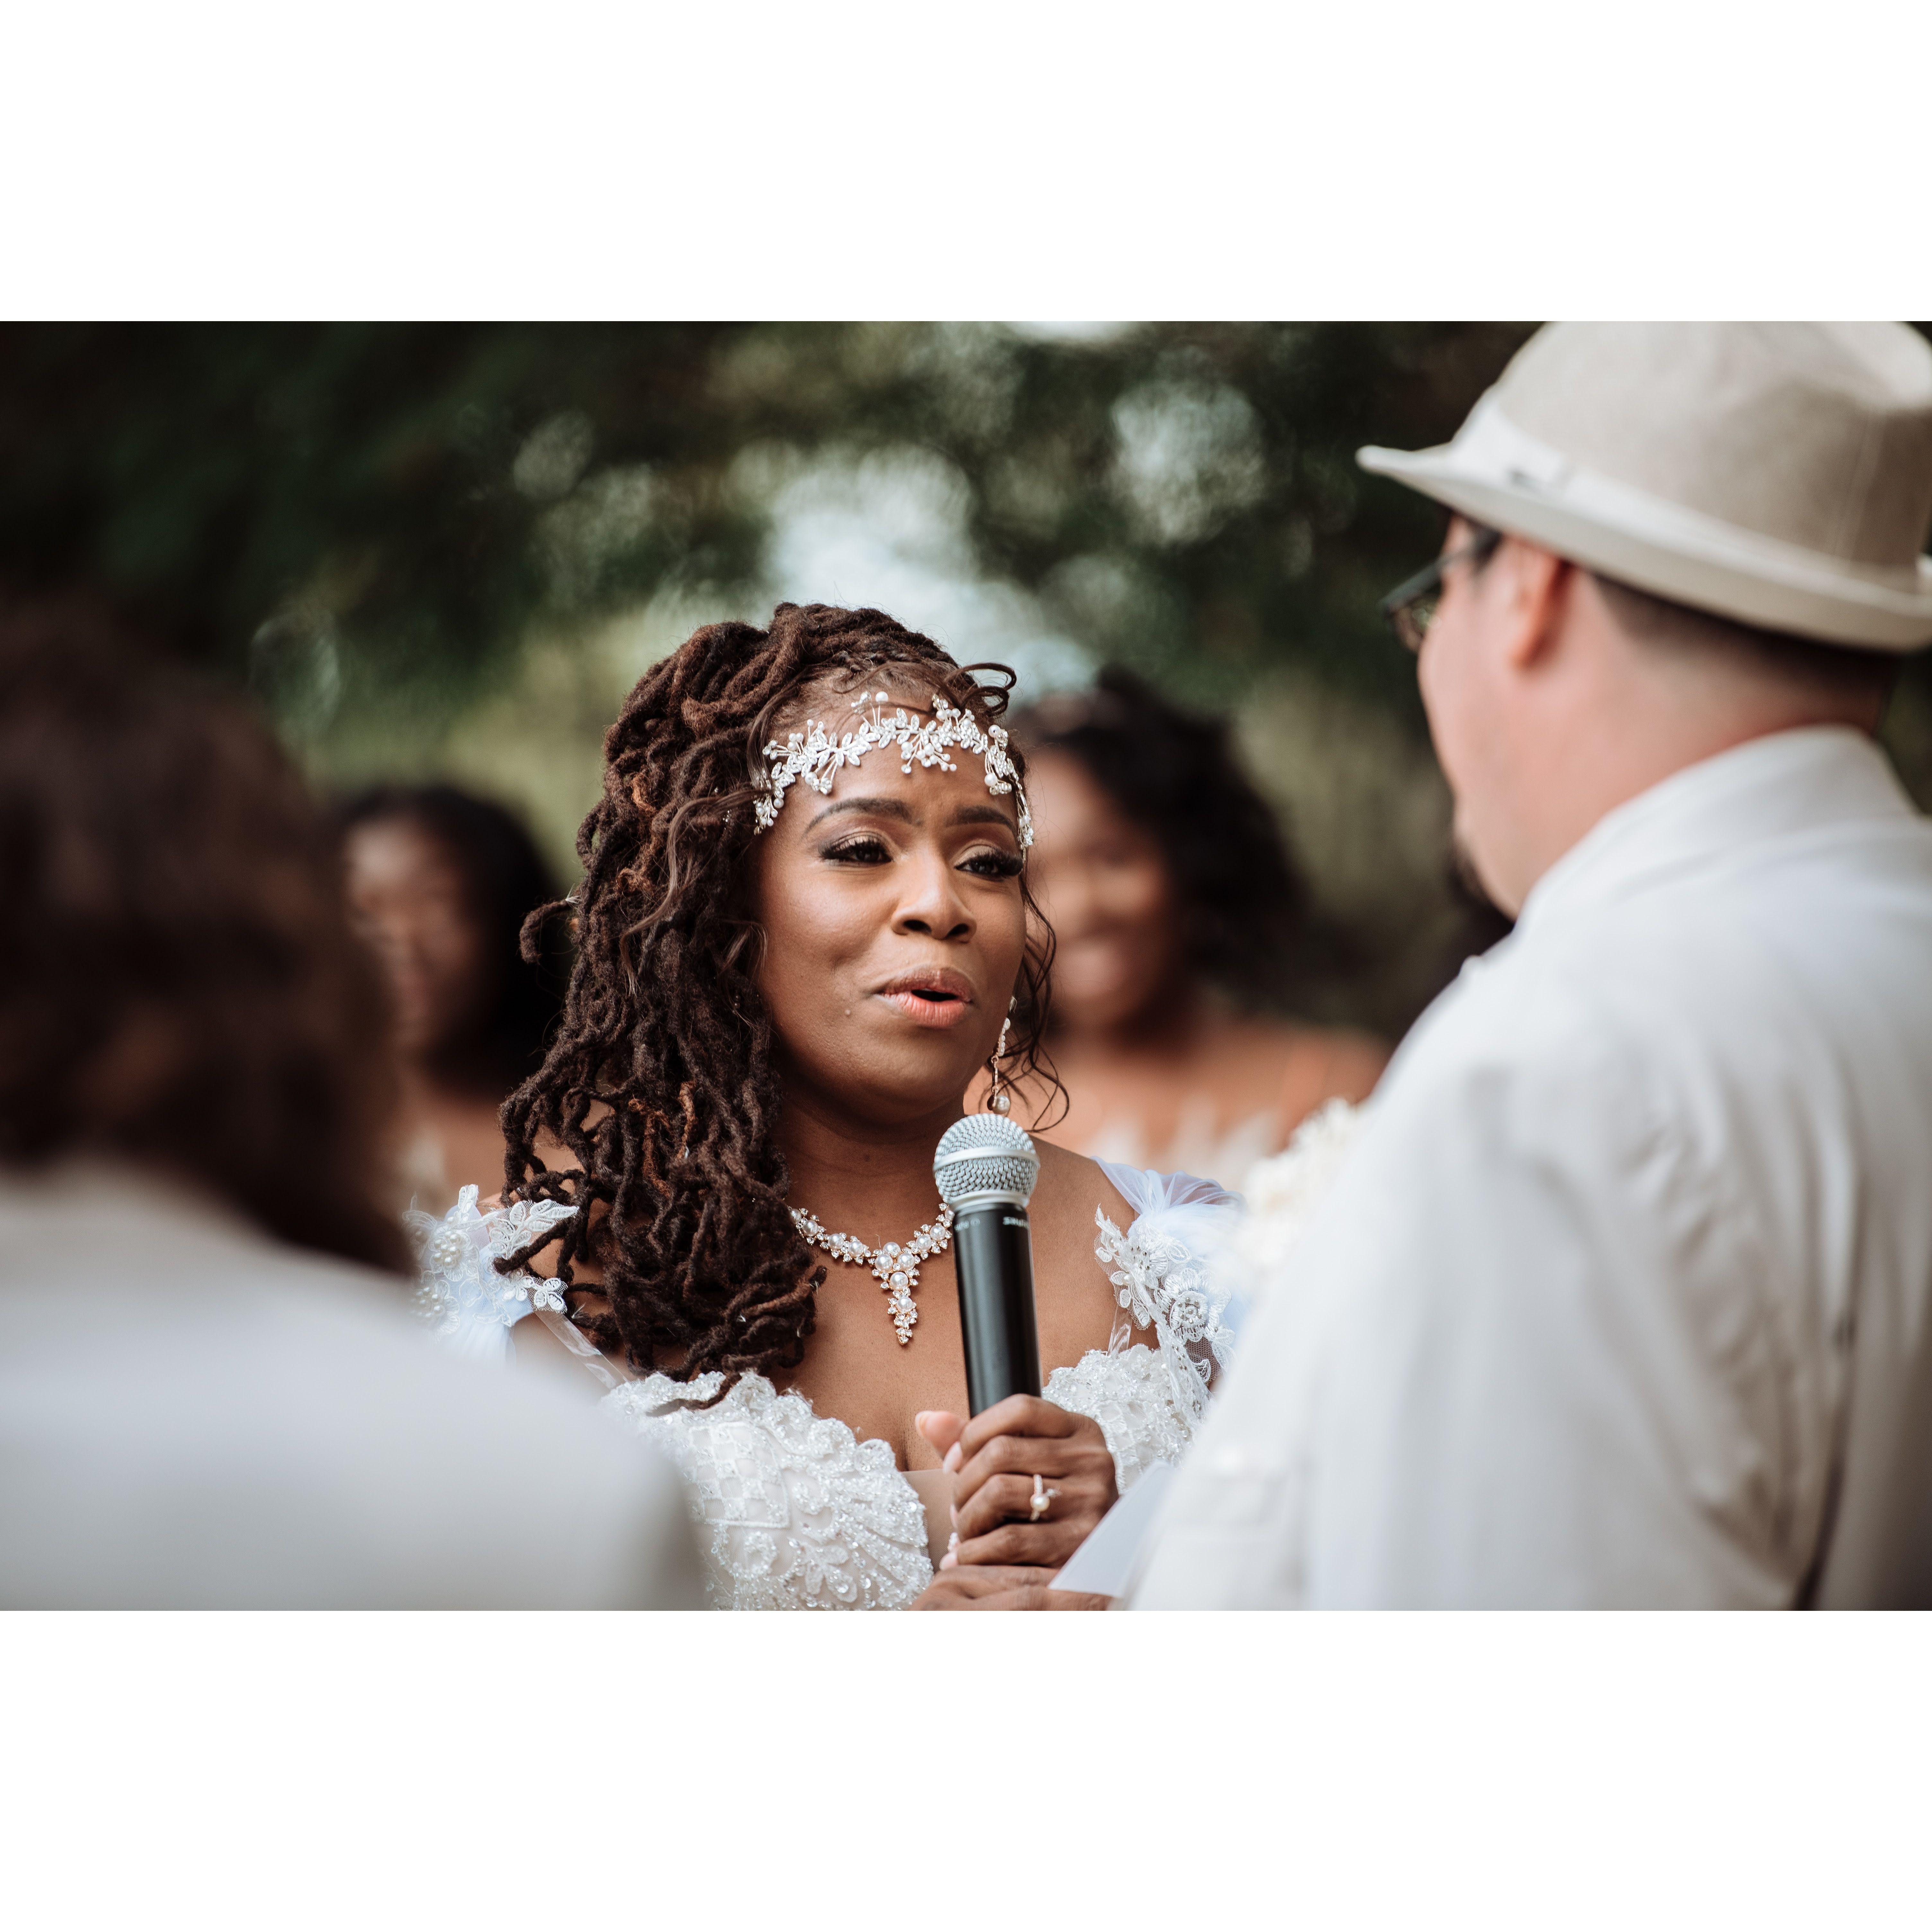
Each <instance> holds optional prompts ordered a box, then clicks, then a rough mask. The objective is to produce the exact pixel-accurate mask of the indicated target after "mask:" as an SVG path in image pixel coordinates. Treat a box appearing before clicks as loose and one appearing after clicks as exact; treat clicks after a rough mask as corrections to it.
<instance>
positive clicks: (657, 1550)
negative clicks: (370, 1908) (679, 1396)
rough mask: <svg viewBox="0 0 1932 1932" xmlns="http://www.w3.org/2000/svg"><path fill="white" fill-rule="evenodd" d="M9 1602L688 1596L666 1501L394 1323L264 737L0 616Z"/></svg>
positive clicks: (337, 928)
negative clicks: (5, 917) (4, 921)
mask: <svg viewBox="0 0 1932 1932" xmlns="http://www.w3.org/2000/svg"><path fill="white" fill-rule="evenodd" d="M0 691H5V703H4V704H0V903H4V904H5V908H6V913H7V919H6V939H5V948H6V950H5V974H4V978H0V1606H5V1607H49V1608H82V1607H304V1606H307V1607H353V1606H371V1607H375V1606H391V1607H429V1606H432V1605H450V1606H475V1607H482V1606H502V1607H511V1606H524V1605H527V1606H531V1607H535V1606H539V1605H541V1606H555V1607H571V1606H581V1607H625V1606H634V1607H649V1606H652V1605H658V1604H687V1603H690V1602H692V1601H694V1595H695V1590H696V1586H695V1583H694V1568H693V1564H694V1552H693V1550H692V1549H691V1544H690V1538H689V1532H688V1528H687V1526H686V1524H685V1516H684V1510H683V1507H682V1502H681V1499H680V1498H679V1493H678V1490H677V1487H676V1482H675V1481H674V1479H673V1477H672V1475H671V1474H670V1471H669V1469H667V1467H666V1466H664V1464H663V1463H661V1462H660V1461H659V1460H657V1459H656V1458H655V1457H652V1456H650V1455H649V1454H644V1453H640V1452H641V1451H642V1445H636V1444H626V1443H623V1442H619V1441H616V1440H613V1439H612V1438H611V1437H610V1436H608V1435H607V1433H605V1432H604V1430H603V1429H602V1428H601V1427H599V1426H598V1423H597V1421H595V1418H592V1417H589V1416H587V1415H584V1414H583V1413H582V1412H580V1409H579V1407H578V1406H577V1404H576V1403H573V1402H572V1401H571V1400H570V1398H569V1397H568V1396H567V1395H565V1394H562V1393H560V1392H559V1391H556V1390H555V1389H553V1388H547V1387H544V1386H543V1385H541V1384H538V1385H526V1384H523V1383H517V1384H509V1383H506V1382H503V1381H502V1380H500V1379H498V1380H486V1379H479V1378H478V1377H477V1376H475V1374H474V1373H473V1372H472V1371H470V1370H467V1369H466V1367H464V1366H463V1364H460V1363H459V1362H456V1361H452V1360H449V1359H448V1358H446V1357H445V1356H444V1355H442V1354H441V1353H440V1352H438V1351H437V1350H436V1349H434V1347H433V1346H432V1345H431V1343H430V1340H429V1338H428V1336H427V1334H425V1333H424V1332H423V1331H422V1330H421V1329H420V1328H419V1327H417V1326H416V1325H415V1324H413V1322H412V1321H411V1319H410V1316H409V1315H408V1313H407V1310H406V1307H405V1298H406V1295H407V1289H405V1287H404V1284H403V1283H402V1281H401V1280H400V1279H399V1277H398V1274H395V1273H393V1272H391V1271H392V1270H399V1269H400V1268H401V1267H402V1266H403V1265H404V1253H403V1248H402V1238H401V1234H400V1232H399V1231H398V1228H397V1226H396V1224H395V1221H394V1220H392V1217H391V1216H390V1215H389V1213H388V1212H387V1211H386V1208H384V1206H383V1205H382V1204H381V1203H380V1201H379V1199H378V1196H379V1195H380V1192H381V1190H382V1187H383V1183H384V1181H385V1179H386V1175H385V1173H384V1171H383V1170H384V1160H385V1150H386V1147H387V1145H388V1136H389V1125H390V1113H391V1102H392V1088H391V1083H392V1076H391V1074H390V1072H389V1067H388V1065H387V1060H386V1046H385V1039H386V1028H385V1025H384V1019H385V1016H384V1013H383V997H382V989H381V987H380V984H379V983H378V982H377V977H376V975H375V973H374V969H373V968H371V966H370V965H369V964H368V960H367V958H366V956H365V953H364V951H363V950H362V948H361V947H359V946H358V945H357V944H356V941H355V939H354V937H353V934H352V933H351V932H350V928H349V925H348V922H347V918H346V917H345V916H344V909H343V904H342V885H341V868H340V863H339V860H338V854H337V853H336V851H335V844H334V840H333V838H332V834H331V830H330V828H329V826H328V825H327V823H326V822H325V821H324V820H323V817H321V815H320V814H319V813H318V812H317V811H316V810H315V809H314V807H313V806H312V805H311V803H310V802H309V800H308V798H307V796H305V793H304V791H303V789H302V784H301V783H300V781H299V779H298V778H297V777H296V774H295V772H293V770H292V769H291V768H290V766H289V764H288V762H287V760H286V759H285V758H284V757H283V756H282V755H281V753H280V751H278V749H277V748H276V747H275V745H274V743H273V742H272V740H271V739H269V736H268V734H267V733H266V731H264V730H263V728H262V727H261V726H260V724H257V722H256V721H255V720H254V718H252V717H251V715H248V713H247V712H245V710H243V709H242V708H240V707H239V706H237V705H236V704H235V703H232V702H230V701H229V700H224V699H217V698H216V697H213V696H211V695H210V694H208V693H205V692H204V691H201V690H200V689H199V688H196V687H194V686H193V685H190V684H189V683H188V682H186V681H185V680H184V679H181V677H179V676H176V675H175V674H172V673H170V672H169V671H168V670H166V669H164V668H163V667H160V666H159V665H158V664H157V662H156V661H155V660H154V658H152V657H151V656H146V655H142V654H140V653H138V652H134V651H133V650H130V649H127V648H126V647H125V646H123V645H122V644H121V643H119V642H118V640H116V638H115V636H114V634H113V631H112V629H111V627H110V625H108V623H107V621H106V620H105V619H104V618H102V617H101V616H99V615H98V613H95V612H94V611H92V610H91V609H90V608H89V607H88V606H86V605H85V604H80V603H75V604H66V605H58V606H55V605H43V606H40V607H35V608H33V609H29V610H13V611H11V612H0Z"/></svg>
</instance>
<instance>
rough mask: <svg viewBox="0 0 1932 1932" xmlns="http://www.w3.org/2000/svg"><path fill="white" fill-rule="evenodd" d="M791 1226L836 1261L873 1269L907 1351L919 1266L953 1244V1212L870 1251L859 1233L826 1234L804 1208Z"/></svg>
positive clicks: (796, 1212)
mask: <svg viewBox="0 0 1932 1932" xmlns="http://www.w3.org/2000/svg"><path fill="white" fill-rule="evenodd" d="M791 1224H792V1226H793V1227H794V1228H796V1229H797V1230H798V1232H799V1233H800V1234H801V1235H803V1236H804V1237H805V1239H806V1240H807V1241H809V1242H810V1243H811V1245H812V1246H813V1247H815V1248H823V1250H825V1252H826V1253H827V1254H828V1255H829V1256H832V1259H834V1260H835V1261H841V1262H847V1263H849V1264H850V1265H852V1266H853V1267H855V1268H864V1267H868V1266H869V1267H870V1268H871V1271H872V1272H873V1274H875V1275H877V1277H878V1278H879V1286H880V1287H881V1288H883V1289H884V1290H885V1291H886V1298H887V1299H886V1313H887V1314H888V1315H889V1316H891V1317H892V1327H893V1329H894V1330H895V1332H896V1333H897V1334H898V1338H899V1346H900V1347H901V1349H903V1348H904V1346H905V1345H906V1344H907V1343H908V1342H910V1340H912V1328H913V1323H914V1322H916V1321H917V1320H918V1319H919V1310H917V1309H916V1308H915V1307H913V1305H912V1292H913V1289H916V1287H918V1286H919V1263H920V1262H923V1261H930V1260H931V1259H932V1257H933V1256H935V1255H938V1254H944V1253H945V1251H946V1250H947V1248H948V1247H950V1246H951V1244H952V1241H953V1210H952V1209H951V1208H947V1207H944V1206H942V1207H941V1209H940V1211H939V1212H938V1214H935V1216H934V1217H933V1218H932V1220H930V1221H929V1222H928V1223H926V1226H924V1227H922V1228H921V1229H919V1231H918V1232H916V1234H914V1235H913V1236H912V1238H910V1240H909V1241H904V1242H899V1241H888V1242H886V1244H885V1245H884V1246H883V1247H877V1248H868V1247H866V1245H865V1243H864V1242H863V1241H860V1240H859V1238H858V1236H857V1235H832V1234H828V1233H826V1230H825V1226H824V1224H823V1223H822V1222H821V1221H820V1220H819V1218H818V1217H817V1215H816V1214H807V1213H806V1212H805V1210H804V1209H803V1208H793V1210H792V1211H791Z"/></svg>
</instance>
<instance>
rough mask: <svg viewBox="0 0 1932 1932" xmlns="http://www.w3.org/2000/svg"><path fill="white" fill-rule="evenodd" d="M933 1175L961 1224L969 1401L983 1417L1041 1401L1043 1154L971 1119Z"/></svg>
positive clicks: (957, 1238)
mask: <svg viewBox="0 0 1932 1932" xmlns="http://www.w3.org/2000/svg"><path fill="white" fill-rule="evenodd" d="M932 1175H933V1178H934V1180H935V1181H937V1182H938V1184H939V1193H940V1198H941V1199H942V1200H944V1202H945V1203H946V1205H947V1206H948V1207H949V1208H951V1209H952V1210H953V1268H954V1271H955V1272H956V1274H957V1276H958V1278H959V1334H960V1340H961V1342H962V1344H963V1346H964V1347H965V1352H966V1400H967V1403H968V1406H970V1408H971V1410H972V1412H973V1413H974V1415H978V1414H979V1413H980V1411H981V1410H982V1409H991V1408H992V1406H993V1405H994V1403H996V1402H1004V1400H1006V1399H1007V1397H1008V1396H1010V1395H1038V1394H1039V1393H1040V1331H1039V1330H1038V1329H1037V1328H1036V1327H1035V1325H1034V1312H1033V1229H1032V1226H1031V1224H1030V1223H1029V1222H1028V1220H1027V1203H1028V1201H1030V1200H1031V1199H1032V1198H1033V1189H1034V1182H1035V1181H1037V1180H1038V1179H1039V1178H1040V1151H1039V1150H1038V1149H1037V1148H1035V1147H1034V1144H1033V1141H1032V1139H1031V1136H1029V1135H1028V1133H1026V1131H1025V1129H1024V1128H1022V1127H1016V1126H1015V1125H1014V1124H1013V1122H1012V1121H1009V1120H1008V1119H1007V1118H1006V1117H1005V1116H1004V1115H1001V1114H969V1115H967V1116H966V1117H965V1118H964V1119H963V1120H958V1121H954V1122H953V1124H952V1126H951V1127H948V1128H947V1130H946V1131H945V1133H944V1134H942V1135H941V1136H940V1140H939V1145H938V1149H937V1150H936V1151H935V1153H934V1154H933V1157H932Z"/></svg>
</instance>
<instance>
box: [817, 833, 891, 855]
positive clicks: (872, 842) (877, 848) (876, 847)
mask: <svg viewBox="0 0 1932 1932" xmlns="http://www.w3.org/2000/svg"><path fill="white" fill-rule="evenodd" d="M820 856H822V857H824V858H827V859H835V860H836V859H858V858H865V859H871V858H872V857H874V856H877V857H878V858H881V859H889V858H890V857H891V856H892V854H891V853H889V852H888V851H887V850H886V847H885V841H883V839H880V838H847V839H844V840H843V841H841V842H840V843H839V844H836V845H828V846H826V848H825V850H824V851H823V853H822V854H821V855H820Z"/></svg>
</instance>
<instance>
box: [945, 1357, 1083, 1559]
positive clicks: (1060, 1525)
mask: <svg viewBox="0 0 1932 1932" xmlns="http://www.w3.org/2000/svg"><path fill="white" fill-rule="evenodd" d="M917 1420H918V1424H919V1432H920V1433H921V1434H922V1435H923V1436H925V1438H926V1440H927V1441H928V1442H930V1443H931V1444H932V1446H933V1447H934V1448H935V1449H938V1450H940V1451H943V1452H944V1460H945V1466H946V1467H947V1469H950V1470H951V1471H952V1472H953V1527H954V1529H955V1530H956V1532H958V1536H959V1541H958V1544H957V1546H956V1549H955V1550H954V1552H953V1553H952V1554H950V1555H949V1556H947V1558H945V1559H944V1560H943V1561H942V1562H941V1566H940V1567H941V1568H942V1569H950V1568H952V1567H953V1564H954V1562H958V1563H959V1564H961V1565H976V1564H1002V1565H1010V1564H1022V1565H1030V1566H1031V1567H1034V1568H1040V1569H1046V1570H1058V1568H1060V1566H1061V1565H1062V1564H1063V1563H1064V1562H1066V1561H1067V1559H1068V1558H1069V1557H1070V1556H1072V1555H1073V1553H1074V1551H1075V1550H1078V1549H1079V1547H1080V1546H1081V1544H1083V1543H1084V1542H1085V1541H1086V1540H1087V1538H1088V1536H1089V1535H1091V1534H1092V1532H1093V1529H1094V1525H1095V1524H1096V1523H1098V1522H1099V1521H1100V1519H1101V1518H1102V1517H1103V1516H1105V1515H1106V1514H1107V1512H1108V1511H1109V1510H1110V1509H1112V1508H1113V1506H1114V1504H1115V1500H1116V1499H1117V1498H1118V1495H1119V1491H1118V1489H1117V1488H1116V1487H1115V1481H1114V1458H1113V1457H1112V1454H1111V1453H1110V1452H1109V1450H1108V1448H1107V1439H1106V1437H1105V1436H1103V1435H1102V1434H1101V1433H1100V1424H1098V1423H1097V1422H1096V1421H1093V1420H1092V1418H1091V1417H1088V1416H1085V1415H1075V1414H1073V1412H1072V1411H1071V1410H1070V1409H1061V1407H1059V1406H1058V1405H1057V1404H1055V1403H1050V1402H1046V1401H1043V1400H1042V1399H1041V1398H1040V1397H1038V1396H1032V1395H1010V1396H1008V1397H1007V1399H1006V1400H1005V1401H1004V1402H996V1403H995V1404H994V1405H993V1406H992V1408H991V1409H985V1410H983V1411H982V1412H980V1414H979V1415H976V1416H974V1418H973V1419H972V1421H971V1422H968V1423H966V1424H964V1425H962V1424H961V1422H960V1420H959V1418H958V1417H957V1416H956V1415H948V1414H947V1413H946V1412H944V1411H943V1410H941V1411H938V1412H929V1413H927V1414H925V1415H921V1416H919V1418H917ZM1036 1476H1037V1477H1039V1478H1040V1479H1041V1481H1042V1483H1043V1484H1044V1486H1045V1487H1046V1488H1047V1489H1049V1490H1057V1491H1058V1495H1056V1496H1055V1497H1054V1498H1053V1499H1052V1502H1049V1504H1048V1505H1047V1507H1046V1511H1045V1512H1044V1513H1043V1514H1042V1515H1041V1516H1040V1517H1039V1518H1038V1519H1037V1520H1036V1519H1035V1517H1034V1511H1033V1496H1034V1487H1035V1486H1034V1478H1035V1477H1036Z"/></svg>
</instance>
